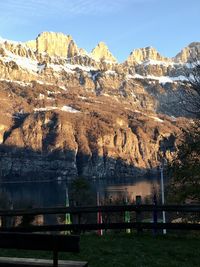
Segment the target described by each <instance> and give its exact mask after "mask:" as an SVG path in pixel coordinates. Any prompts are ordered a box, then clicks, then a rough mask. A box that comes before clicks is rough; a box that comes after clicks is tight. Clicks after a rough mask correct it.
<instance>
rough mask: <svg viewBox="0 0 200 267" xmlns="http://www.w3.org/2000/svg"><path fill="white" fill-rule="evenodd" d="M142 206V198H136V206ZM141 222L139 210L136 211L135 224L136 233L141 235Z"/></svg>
mask: <svg viewBox="0 0 200 267" xmlns="http://www.w3.org/2000/svg"><path fill="white" fill-rule="evenodd" d="M141 204H142V197H141V196H136V205H137V206H138V208H139V206H140V205H141ZM141 222H142V213H141V211H140V210H137V211H136V223H137V232H138V233H141V232H142V227H141V225H140V224H141Z"/></svg>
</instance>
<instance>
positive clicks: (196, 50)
mask: <svg viewBox="0 0 200 267" xmlns="http://www.w3.org/2000/svg"><path fill="white" fill-rule="evenodd" d="M199 57H200V42H193V43H191V44H189V45H188V46H187V47H185V48H183V50H181V52H180V53H178V54H177V55H176V56H175V57H174V61H175V62H178V63H180V62H182V63H187V62H193V61H194V60H196V59H198V58H199Z"/></svg>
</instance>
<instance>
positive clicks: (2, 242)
mask: <svg viewBox="0 0 200 267" xmlns="http://www.w3.org/2000/svg"><path fill="white" fill-rule="evenodd" d="M79 240H80V237H79V236H74V235H53V234H30V233H10V232H9V233H6V232H5V233H3V232H2V233H0V247H1V248H15V249H28V250H45V251H64V252H79Z"/></svg>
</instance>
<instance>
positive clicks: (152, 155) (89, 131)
mask: <svg viewBox="0 0 200 267" xmlns="http://www.w3.org/2000/svg"><path fill="white" fill-rule="evenodd" d="M190 50H191V51H196V50H197V51H199V43H192V44H191V45H189V46H188V48H185V50H183V51H182V52H180V53H179V54H178V55H177V56H176V57H174V58H171V59H170V58H166V57H163V56H161V55H160V54H159V53H158V52H157V51H156V49H154V48H151V47H147V48H143V49H137V50H134V51H133V52H132V53H131V55H130V56H129V57H128V59H127V60H126V61H125V62H124V63H121V64H119V63H118V62H117V60H116V59H115V58H114V57H113V55H112V54H111V52H110V51H109V50H108V48H107V46H106V45H105V44H104V43H100V44H99V45H98V46H97V47H96V48H95V49H94V50H93V51H92V52H91V53H88V52H86V51H85V50H84V49H82V48H79V47H78V46H77V45H76V43H75V41H74V40H73V39H72V37H71V36H69V35H64V34H61V33H46V32H45V33H42V34H40V35H39V36H38V37H37V39H36V40H35V41H29V42H26V43H17V42H12V41H8V40H4V39H1V40H0V79H1V80H0V111H1V115H2V116H0V143H1V144H0V175H1V177H2V178H7V179H9V178H12V179H13V178H15V179H21V177H22V176H23V177H26V178H34V177H39V178H41V179H42V178H47V177H48V178H51V179H54V178H58V177H61V178H66V177H68V176H76V175H83V176H88V177H94V176H95V177H108V176H112V177H116V176H136V175H139V174H144V173H146V172H148V171H153V170H154V169H156V167H157V166H158V164H159V162H160V160H161V158H162V157H163V156H165V157H167V159H169V160H170V159H171V157H172V155H173V153H174V151H175V147H176V137H177V136H178V135H179V134H180V131H181V130H180V129H181V128H182V127H185V126H184V125H186V124H188V122H189V120H188V119H186V118H183V116H188V114H187V113H184V112H183V110H182V106H181V103H180V97H179V96H180V94H181V95H183V94H184V90H185V87H187V86H188V85H187V81H186V78H185V77H184V76H183V74H184V71H183V69H184V68H185V66H187V64H186V63H188V62H189V61H190V60H191V57H190V52H188V51H190ZM184 51H186V52H184Z"/></svg>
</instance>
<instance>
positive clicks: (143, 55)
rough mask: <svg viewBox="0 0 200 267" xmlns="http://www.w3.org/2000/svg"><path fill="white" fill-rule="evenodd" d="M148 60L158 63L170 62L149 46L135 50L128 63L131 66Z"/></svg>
mask: <svg viewBox="0 0 200 267" xmlns="http://www.w3.org/2000/svg"><path fill="white" fill-rule="evenodd" d="M147 60H157V61H169V59H168V58H166V57H163V56H161V54H160V53H159V52H158V51H157V50H156V49H155V48H154V47H152V46H147V47H144V48H138V49H134V50H133V51H132V52H131V53H130V55H129V57H128V59H127V62H128V63H129V64H133V63H140V62H144V61H147Z"/></svg>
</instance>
